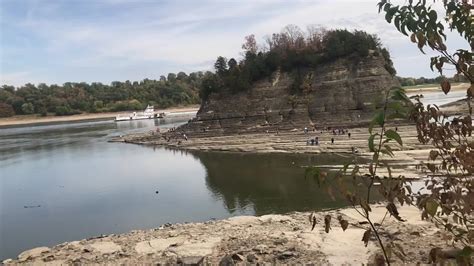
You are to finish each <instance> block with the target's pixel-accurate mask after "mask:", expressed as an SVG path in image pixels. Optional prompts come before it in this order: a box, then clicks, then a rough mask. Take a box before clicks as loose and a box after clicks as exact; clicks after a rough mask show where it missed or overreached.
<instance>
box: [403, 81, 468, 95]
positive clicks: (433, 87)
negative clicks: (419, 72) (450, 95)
mask: <svg viewBox="0 0 474 266" xmlns="http://www.w3.org/2000/svg"><path fill="white" fill-rule="evenodd" d="M469 86H470V84H469V83H453V84H451V92H453V91H466V90H467V88H469ZM402 88H404V89H405V91H406V92H407V94H423V93H430V92H442V90H441V85H440V84H423V85H418V86H406V87H402Z"/></svg>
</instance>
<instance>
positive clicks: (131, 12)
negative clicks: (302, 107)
mask: <svg viewBox="0 0 474 266" xmlns="http://www.w3.org/2000/svg"><path fill="white" fill-rule="evenodd" d="M20 3H21V4H15V3H14V2H13V1H9V0H6V3H4V4H2V9H5V10H4V11H2V14H1V15H2V16H3V17H4V19H2V20H1V21H0V23H1V27H2V31H4V32H6V36H5V38H4V40H2V50H4V51H6V52H5V53H4V54H3V55H2V63H1V64H2V74H3V75H2V76H10V77H15V76H16V77H17V79H16V80H23V81H25V82H26V81H30V80H29V79H28V78H29V77H38V78H40V80H42V81H45V82H48V83H55V82H58V83H62V82H65V81H68V79H69V80H71V81H88V82H90V81H102V82H109V81H112V80H123V79H130V80H133V79H138V78H145V77H146V76H144V75H145V74H150V73H152V74H153V75H154V76H155V77H157V76H159V75H160V74H165V73H168V72H172V71H179V70H185V71H195V70H207V69H210V68H211V66H212V62H213V61H214V59H215V58H216V57H217V56H219V55H222V56H225V57H227V58H230V57H238V56H239V54H240V52H241V48H240V46H241V43H242V41H243V37H244V36H246V35H248V34H251V33H254V34H256V36H257V38H258V39H259V40H262V39H263V37H264V36H265V35H269V34H271V33H273V32H278V31H280V30H281V28H282V27H283V26H285V25H287V24H296V25H298V26H300V27H301V28H303V29H304V28H305V27H306V26H307V25H311V24H319V25H322V26H324V27H327V28H347V29H362V30H366V31H368V32H370V33H376V34H378V35H379V36H380V37H381V39H382V41H383V43H384V44H385V45H387V46H388V47H389V48H390V50H391V52H392V54H393V57H394V60H395V65H396V66H397V68H398V69H410V71H413V76H417V75H422V74H423V75H425V76H427V75H426V74H429V68H428V67H423V68H416V69H414V68H413V67H412V66H411V65H408V64H412V62H413V60H411V59H410V60H409V59H408V58H416V59H414V60H415V61H416V60H420V61H419V62H421V60H424V61H426V66H428V61H427V59H426V58H424V56H423V55H421V54H420V53H419V52H418V51H417V50H416V48H415V47H412V45H410V44H409V42H408V41H407V38H406V37H405V36H403V35H401V34H400V33H398V32H397V31H396V30H395V28H394V27H393V26H392V25H389V24H388V23H386V22H385V20H384V17H383V15H380V14H378V13H377V8H376V6H375V3H374V1H372V0H364V1H349V0H333V1H330V0H317V1H278V0H277V1H270V0H267V1H263V0H262V1H250V0H249V1H212V0H207V1H190V0H189V1H184V0H178V1H172V2H166V1H149V0H104V1H54V2H53V1H34V0H31V1H28V0H23V1H20ZM18 36H22V37H23V38H24V39H21V38H19V37H18ZM19 55H21V59H20V60H19V59H18V58H20V57H19ZM418 65H419V64H418ZM158 71H161V73H158ZM401 72H402V73H404V74H405V72H404V71H403V70H402V71H401ZM20 73H23V76H22V75H20ZM25 73H28V75H26V74H25ZM149 78H153V77H149ZM97 79H98V80H97ZM4 80H7V79H2V82H4ZM8 80H13V79H11V78H10V79H8ZM35 80H36V79H35ZM31 81H33V80H31Z"/></svg>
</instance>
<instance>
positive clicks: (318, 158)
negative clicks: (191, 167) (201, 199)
mask: <svg viewBox="0 0 474 266" xmlns="http://www.w3.org/2000/svg"><path fill="white" fill-rule="evenodd" d="M194 155H195V156H197V157H198V158H199V160H200V161H201V163H202V164H203V165H204V167H205V169H206V184H207V186H208V188H209V190H210V191H212V193H213V194H214V195H215V196H216V197H217V198H219V199H221V200H222V202H223V204H224V206H225V208H226V209H227V210H228V211H229V212H230V213H233V212H235V211H243V210H248V209H249V208H250V209H252V210H253V212H254V213H255V214H257V215H263V214H268V213H286V212H291V211H308V210H321V209H327V208H336V207H342V206H346V205H347V201H346V200H344V199H343V198H340V197H338V196H337V192H335V193H334V194H336V199H335V200H332V199H331V197H330V195H329V194H328V192H327V189H326V187H322V188H319V187H318V186H317V184H316V183H315V181H314V180H312V179H305V178H304V171H305V169H304V168H303V167H302V166H307V165H331V164H335V163H337V164H343V163H345V162H347V161H348V160H349V158H345V157H341V156H338V155H327V154H326V155H292V154H270V155H269V154H233V153H206V152H198V153H194ZM347 185H348V186H349V187H351V182H349V181H348V182H347Z"/></svg>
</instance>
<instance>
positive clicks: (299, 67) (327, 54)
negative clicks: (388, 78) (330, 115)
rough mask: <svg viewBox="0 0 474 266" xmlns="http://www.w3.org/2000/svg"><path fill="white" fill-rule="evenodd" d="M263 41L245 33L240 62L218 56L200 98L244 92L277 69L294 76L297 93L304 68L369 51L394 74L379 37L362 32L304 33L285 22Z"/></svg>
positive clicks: (312, 29)
mask: <svg viewBox="0 0 474 266" xmlns="http://www.w3.org/2000/svg"><path fill="white" fill-rule="evenodd" d="M265 42H266V43H265V44H264V45H263V46H258V45H257V42H256V40H255V36H254V35H249V36H247V37H246V38H245V43H244V44H243V45H242V48H243V50H244V58H243V59H242V60H241V61H240V62H237V61H236V60H235V59H234V58H231V59H229V60H227V59H226V58H224V57H222V56H219V57H218V58H217V60H216V62H215V64H214V67H215V70H216V73H215V74H214V73H210V72H209V73H206V75H205V77H204V79H203V83H202V87H201V91H200V93H201V94H200V95H201V98H203V99H207V97H208V96H209V95H210V94H211V93H218V92H222V91H230V92H233V93H235V92H239V91H245V90H247V89H249V88H250V87H251V84H252V82H255V81H257V80H260V79H263V78H267V77H269V76H270V75H271V74H272V73H273V72H274V71H276V70H277V69H280V70H281V71H284V72H290V73H292V74H293V75H294V84H293V85H292V88H290V89H291V90H292V91H293V92H297V91H299V90H300V85H301V77H302V75H303V74H304V73H303V72H304V70H305V69H307V68H314V67H317V66H320V65H322V64H325V63H328V62H332V61H334V60H336V59H338V58H342V57H350V58H351V59H353V60H355V61H358V60H360V59H362V58H364V57H367V56H369V54H370V53H371V51H373V55H375V56H383V57H384V59H385V62H386V66H385V68H386V69H387V71H389V73H390V74H392V75H395V73H396V71H395V69H394V67H393V63H392V61H391V60H390V54H389V52H388V50H387V49H385V48H383V47H382V45H381V43H380V40H379V38H378V37H377V36H376V35H372V34H368V33H366V32H364V31H357V30H356V31H353V32H350V31H348V30H325V29H323V28H315V27H309V28H308V31H307V32H306V33H304V32H303V31H301V30H300V29H299V28H298V27H297V26H294V25H288V26H286V27H285V28H283V30H282V31H281V32H280V33H274V34H272V36H271V37H267V38H266V40H265Z"/></svg>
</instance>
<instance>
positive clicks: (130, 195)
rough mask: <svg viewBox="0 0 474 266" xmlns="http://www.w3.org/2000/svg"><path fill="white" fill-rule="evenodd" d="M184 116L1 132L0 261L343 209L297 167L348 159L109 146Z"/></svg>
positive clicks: (184, 119) (9, 129)
mask: <svg viewBox="0 0 474 266" xmlns="http://www.w3.org/2000/svg"><path fill="white" fill-rule="evenodd" d="M188 119H189V117H184V118H181V119H179V118H175V119H165V120H142V121H126V122H120V123H114V122H112V121H97V122H81V123H69V124H57V125H46V126H30V127H16V128H2V129H0V259H5V258H9V257H16V256H17V255H18V253H19V252H21V251H23V250H25V249H29V248H33V247H37V246H51V245H55V244H59V243H62V242H64V241H71V240H78V239H83V238H87V237H92V236H96V235H100V234H110V233H122V232H127V231H129V230H132V229H146V228H154V227H158V226H159V225H161V224H164V223H168V222H170V223H173V222H192V221H204V220H209V219H212V218H216V219H219V218H225V217H229V216H235V215H243V214H247V215H253V214H257V215H262V214H267V213H285V212H289V211H308V210H321V209H323V208H333V207H342V206H344V205H345V204H346V203H345V201H344V200H342V199H339V200H335V201H333V200H331V199H330V197H329V196H328V194H327V192H326V190H325V189H324V190H323V189H319V188H318V186H317V185H316V184H315V183H314V180H306V179H305V178H304V169H303V168H302V166H305V165H310V164H311V165H313V164H324V165H328V164H334V163H338V164H340V163H342V162H343V161H345V160H347V158H343V157H340V156H336V155H323V156H322V155H320V156H298V155H285V154H269V155H268V154H267V155H258V154H236V153H216V152H193V153H189V152H183V151H175V150H169V149H165V148H152V147H147V146H139V145H133V144H124V143H109V142H107V140H108V139H110V138H111V137H113V136H117V135H121V134H128V133H133V132H143V131H146V130H148V129H149V130H152V129H154V128H155V127H156V126H160V127H162V128H164V127H172V126H176V125H179V124H182V123H185V122H186V121H187V120H188ZM157 192H158V193H157Z"/></svg>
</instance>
